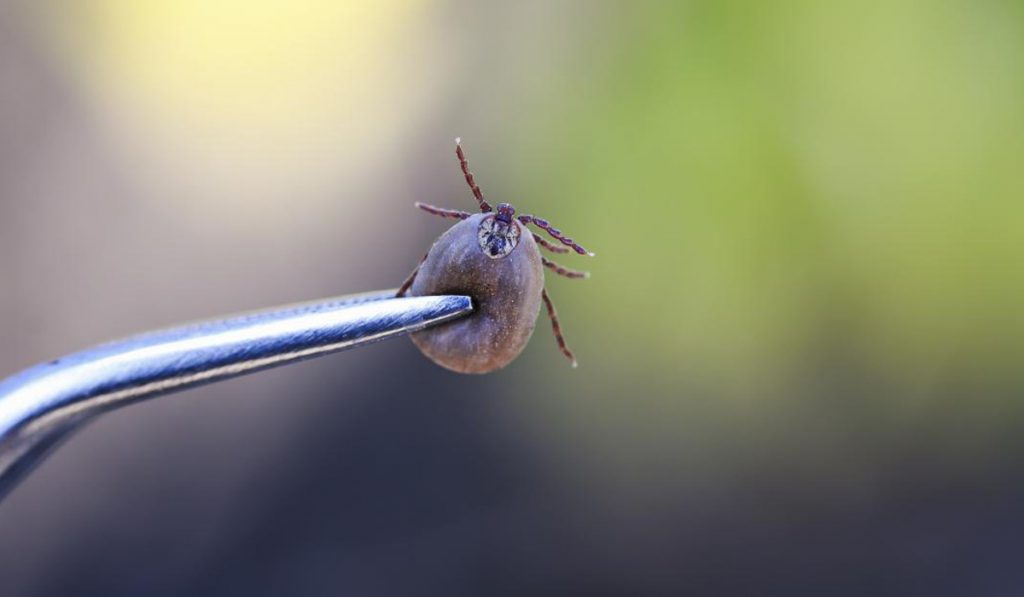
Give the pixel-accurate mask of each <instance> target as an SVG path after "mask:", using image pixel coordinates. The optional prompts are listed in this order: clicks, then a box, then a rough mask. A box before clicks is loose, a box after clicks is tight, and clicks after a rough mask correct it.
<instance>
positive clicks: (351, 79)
mask: <svg viewBox="0 0 1024 597" xmlns="http://www.w3.org/2000/svg"><path fill="white" fill-rule="evenodd" d="M423 9H424V3H423V2H419V1H413V0H396V1H391V0H386V1H382V2H283V1H282V2H277V1H257V2H242V1H226V2H203V1H200V0H187V1H184V2H131V1H126V0H95V1H86V2H80V3H76V4H74V5H73V6H71V7H69V6H68V5H66V4H64V3H58V4H54V5H49V6H47V7H46V8H45V10H46V11H47V14H46V18H44V19H43V22H44V23H46V25H47V26H48V27H50V28H52V30H53V31H55V32H56V33H57V39H58V45H59V47H61V48H62V52H63V56H64V57H63V59H64V60H65V61H66V62H67V64H68V65H69V71H70V75H71V76H72V77H73V78H75V79H77V80H78V81H79V82H80V84H81V85H82V87H83V88H84V89H85V90H86V91H88V93H89V94H90V96H91V103H92V105H93V109H94V111H95V112H96V113H97V114H98V116H99V118H100V119H101V120H102V121H104V122H106V124H107V125H109V126H110V128H111V129H113V130H114V131H115V134H116V135H117V136H118V137H119V139H120V141H119V142H120V144H121V145H122V146H123V147H124V151H125V152H126V153H131V154H136V155H137V154H138V153H139V152H141V154H142V156H144V159H142V160H141V165H142V166H143V168H146V167H149V168H153V169H154V170H155V171H154V172H151V174H150V175H151V178H154V179H157V180H159V179H160V178H163V177H167V176H173V177H182V176H184V177H188V178H190V179H193V180H195V181H196V184H197V185H198V186H200V187H208V188H209V192H207V193H204V192H203V191H204V189H203V188H200V190H199V192H198V193H197V194H195V195H192V196H191V198H185V197H183V198H182V199H181V203H182V204H183V206H187V205H188V204H189V203H202V204H203V206H209V205H210V202H211V201H212V202H213V205H221V206H223V208H224V209H225V210H235V209H237V208H238V207H239V206H241V205H242V204H243V203H245V202H249V203H251V202H252V200H253V196H252V195H249V194H248V193H239V192H238V191H239V189H240V188H242V189H244V190H246V191H248V192H249V193H255V194H256V197H257V198H258V197H264V198H266V199H267V200H268V201H269V202H270V203H274V202H275V201H280V198H281V197H282V196H284V195H287V196H289V197H295V196H297V195H298V196H306V197H315V196H316V195H317V193H318V192H321V191H323V187H324V186H325V185H328V184H331V183H334V182H336V180H337V178H338V174H337V172H338V171H339V169H340V170H344V169H345V167H339V164H348V166H347V168H348V169H349V170H354V169H358V166H359V165H360V164H361V163H362V162H363V161H364V160H368V159H370V158H372V157H373V156H374V155H375V153H376V152H377V151H379V150H380V149H381V148H382V147H385V146H387V145H388V143H389V141H391V142H393V140H394V138H395V137H396V136H398V135H400V133H401V132H402V131H403V129H404V127H408V126H410V125H411V124H412V123H413V122H415V121H416V119H417V117H419V116H421V114H422V113H420V112H416V111H410V110H409V109H408V108H407V102H408V101H409V100H410V96H411V94H412V93H415V94H417V95H418V96H419V97H418V98H417V99H418V100H419V101H421V102H423V104H424V105H429V104H430V102H431V98H432V93H433V91H434V90H436V89H437V87H436V86H437V85H438V83H439V82H442V81H443V80H444V76H443V65H441V66H442V68H441V69H436V68H435V69H432V70H431V69H423V68H421V67H420V65H419V64H418V63H417V61H416V60H410V57H411V56H419V58H420V59H423V58H425V56H426V55H429V53H425V52H424V51H423V50H422V48H417V47H416V38H415V36H413V35H412V34H411V31H410V27H411V25H412V24H414V23H415V22H416V20H417V19H418V18H420V17H421V15H422V11H423ZM428 75H429V76H428ZM439 75H440V76H439ZM136 159H137V158H136ZM353 162H355V163H354V164H353ZM240 183H241V185H242V186H241V187H240V186H239V185H240ZM271 209H272V208H271Z"/></svg>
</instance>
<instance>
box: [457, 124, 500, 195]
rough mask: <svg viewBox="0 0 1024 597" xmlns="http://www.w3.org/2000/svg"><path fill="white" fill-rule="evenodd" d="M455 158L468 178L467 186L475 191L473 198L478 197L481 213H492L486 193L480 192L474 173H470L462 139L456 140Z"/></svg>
mask: <svg viewBox="0 0 1024 597" xmlns="http://www.w3.org/2000/svg"><path fill="white" fill-rule="evenodd" d="M455 157H457V158H459V167H460V168H462V174H463V175H464V176H465V177H466V184H468V185H469V188H470V190H472V191H473V196H474V197H476V202H477V203H479V204H480V211H482V212H483V213H487V212H489V211H491V204H490V203H488V202H487V200H486V199H484V193H483V191H481V190H480V187H479V186H478V185H477V184H476V180H475V179H474V178H473V173H472V172H470V171H469V162H468V161H466V153H465V152H464V151H462V139H459V138H456V139H455Z"/></svg>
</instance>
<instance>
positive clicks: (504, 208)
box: [495, 203, 516, 224]
mask: <svg viewBox="0 0 1024 597" xmlns="http://www.w3.org/2000/svg"><path fill="white" fill-rule="evenodd" d="M515 214H516V208H514V207H512V205H511V204H508V203H499V204H498V215H497V216H495V217H496V218H497V219H498V221H500V222H505V223H506V224H511V223H512V216H514V215H515Z"/></svg>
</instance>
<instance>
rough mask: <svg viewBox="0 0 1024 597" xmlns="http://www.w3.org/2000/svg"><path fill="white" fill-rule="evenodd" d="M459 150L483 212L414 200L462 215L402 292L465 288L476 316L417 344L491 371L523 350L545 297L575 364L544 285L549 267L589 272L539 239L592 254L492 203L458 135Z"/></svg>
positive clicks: (418, 338)
mask: <svg viewBox="0 0 1024 597" xmlns="http://www.w3.org/2000/svg"><path fill="white" fill-rule="evenodd" d="M455 155H456V156H457V157H458V159H459V166H460V167H461V168H462V173H463V175H464V176H465V177H466V183H467V184H469V188H470V190H472V191H473V196H474V197H476V201H477V203H478V204H479V206H480V213H476V214H471V213H470V212H466V211H459V210H454V209H444V208H441V207H435V206H433V205H427V204H425V203H419V202H417V203H416V207H418V208H420V209H422V210H423V211H425V212H427V213H430V214H433V215H435V216H441V217H442V218H449V219H453V220H459V222H458V223H456V224H455V225H454V226H452V227H451V228H449V229H448V230H447V231H446V232H445V233H444V234H442V235H441V236H440V238H438V239H437V240H436V241H435V242H434V244H433V246H432V247H431V248H430V250H429V251H428V252H427V254H426V255H424V256H423V259H422V260H421V261H420V264H419V265H418V266H416V269H414V270H413V272H412V273H411V274H409V277H408V278H406V280H405V282H404V283H403V284H402V286H401V288H399V289H398V293H397V296H405V295H406V294H410V295H412V296H426V295H435V294H464V295H468V296H470V297H472V298H473V302H474V305H475V307H476V309H475V312H474V313H473V315H472V316H470V317H466V318H464V319H460V320H457V321H453V322H451V323H447V324H444V325H440V326H437V327H433V328H430V329H427V330H423V331H419V332H416V333H414V334H412V341H413V343H414V344H416V346H417V347H418V348H419V349H420V351H421V352H423V354H425V355H426V356H427V357H428V358H429V359H431V360H432V361H434V362H435V363H437V364H439V365H441V366H442V367H446V368H448V369H451V370H452V371H457V372H459V373H488V372H490V371H494V370H496V369H500V368H502V367H504V366H505V365H507V364H509V363H510V362H512V360H513V359H515V358H516V357H517V356H518V355H519V353H520V352H522V350H523V348H524V347H525V346H526V343H527V342H528V341H529V339H530V336H531V335H532V334H533V328H534V326H535V325H536V323H537V316H538V315H539V314H540V305H541V303H544V306H545V308H546V309H547V312H548V317H550V318H551V328H552V329H553V331H554V333H555V340H557V341H558V348H559V350H561V351H562V354H564V355H565V356H566V358H568V359H569V361H570V362H571V363H572V366H573V367H575V366H576V357H574V356H573V353H572V351H571V350H569V347H568V345H567V344H566V342H565V337H564V336H563V334H562V326H561V325H559V323H558V315H557V313H556V312H555V306H554V304H553V303H552V302H551V297H550V296H548V292H547V290H546V289H545V288H544V268H545V267H546V268H548V269H550V270H551V271H553V272H555V273H556V274H558V275H560V276H564V277H566V278H573V279H579V278H587V277H589V274H587V273H586V272H579V271H575V270H571V269H568V268H565V267H563V266H561V265H559V264H557V263H555V262H554V261H551V260H550V259H548V258H547V257H544V256H543V255H541V253H540V250H539V249H538V246H540V247H541V248H543V249H545V250H548V251H551V252H552V253H569V252H570V251H574V252H576V253H577V254H579V255H588V256H591V257H593V256H594V254H593V253H591V252H590V251H587V250H586V249H584V248H583V247H582V246H580V245H579V244H578V243H577V242H576V241H574V240H573V239H571V238H569V237H568V236H565V235H564V234H562V232H561V231H560V230H559V229H558V228H555V227H553V226H552V225H551V224H550V223H548V221H547V220H545V219H543V218H538V217H537V216H533V215H518V216H517V215H516V210H515V208H514V207H512V205H511V204H509V203H499V204H498V206H497V210H495V209H494V208H492V207H491V204H490V203H488V202H487V200H486V199H484V195H483V192H482V191H481V190H480V187H479V186H477V184H476V181H475V180H474V179H473V173H472V172H470V171H469V163H468V162H467V161H466V154H465V152H463V151H462V145H461V143H460V140H459V139H456V140H455ZM530 225H532V226H536V227H537V228H539V229H540V230H542V231H544V232H545V233H547V234H548V235H549V236H550V237H551V238H553V239H554V240H555V241H557V242H551V241H549V240H546V239H545V238H543V237H542V236H540V235H539V234H537V233H536V232H533V231H532V230H531V229H529V228H527V226H530Z"/></svg>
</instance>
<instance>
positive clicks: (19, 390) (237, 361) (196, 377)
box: [0, 290, 473, 499]
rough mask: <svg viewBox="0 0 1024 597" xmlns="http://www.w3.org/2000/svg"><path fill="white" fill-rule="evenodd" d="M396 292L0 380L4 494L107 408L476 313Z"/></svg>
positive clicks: (122, 345) (139, 342) (165, 336)
mask: <svg viewBox="0 0 1024 597" xmlns="http://www.w3.org/2000/svg"><path fill="white" fill-rule="evenodd" d="M394 295H395V291H393V290H392V291H381V292H376V293H368V294H362V295H351V296H346V297H338V298H333V299H327V300H324V301H317V302H311V303H302V304H298V305H289V306H286V307H279V308H276V309H268V310H264V311H257V312H252V313H247V314H243V315H236V316H233V317H229V318H226V319H221V320H216V321H208V322H203V323H196V324H191V325H185V326H182V327H177V328H171V329H166V330H161V331H156V332H150V333H147V334H143V335H141V336H135V337H132V338H128V339H125V340H120V341H117V342H112V343H109V344H104V345H101V346H97V347H95V348H91V349H89V350H85V351H82V352H77V353H74V354H71V355H68V356H66V357H62V358H59V359H56V360H53V361H50V362H49V363H44V364H41V365H37V366H35V367H32V368H31V369H26V370H25V371H22V372H21V373H18V374H16V375H14V376H12V377H9V378H7V379H5V380H3V381H0V499H2V498H3V497H4V496H6V495H7V493H8V492H9V491H10V490H11V489H13V488H14V487H15V486H16V485H17V483H18V481H20V480H21V479H22V478H23V477H24V476H25V475H26V474H27V473H28V472H30V471H31V470H32V469H33V468H34V467H35V465H37V464H38V463H39V462H40V461H41V460H42V459H43V458H44V457H45V456H46V455H47V454H48V453H49V452H50V451H51V450H53V449H54V448H55V447H56V446H58V445H59V444H60V443H61V442H62V441H63V440H64V439H66V438H67V437H68V436H69V435H70V434H71V432H72V431H73V430H75V429H77V428H78V427H80V426H81V425H82V424H83V423H85V422H87V421H88V420H90V419H92V418H93V417H95V416H96V415H98V414H100V413H103V412H106V411H109V410H113V409H114V408H117V407H119V406H124V405H126V404H131V403H133V402H137V401H140V400H143V399H146V398H152V397H154V396H159V395H162V394H167V393H170V392H175V391H178V390H183V389H185V388H190V387H193V386H197V385H200V384H206V383H211V382H214V381H219V380H222V379H227V378H230V377H235V376H237V375H242V374H244V373H250V372H253V371H258V370H261V369H267V368H269V367H275V366H277V365H284V364H287V363H294V362H296V361H300V360H303V359H308V358H312V357H315V356H320V355H324V354H329V353H332V352H337V351H339V350H345V349H348V348H354V347H357V346H363V345H365V344H369V343H370V342H374V341H377V340H382V339H384V338H392V337H395V336H400V335H403V334H408V333H409V332H413V331H416V330H419V329H423V328H426V327H428V326H432V325H436V324H439V323H443V322H446V321H450V320H452V319H455V318H457V317H462V316H464V315H466V314H468V313H470V312H472V310H473V305H472V301H471V300H470V298H469V297H468V296H427V297H413V298H394Z"/></svg>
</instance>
